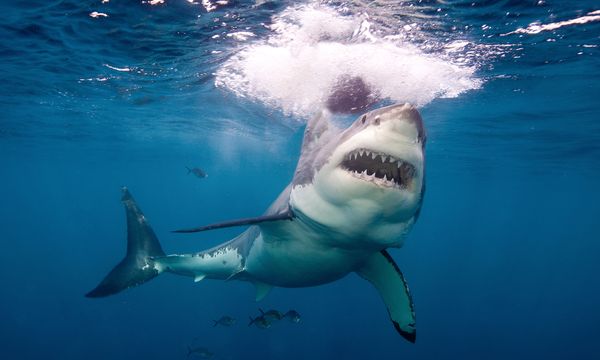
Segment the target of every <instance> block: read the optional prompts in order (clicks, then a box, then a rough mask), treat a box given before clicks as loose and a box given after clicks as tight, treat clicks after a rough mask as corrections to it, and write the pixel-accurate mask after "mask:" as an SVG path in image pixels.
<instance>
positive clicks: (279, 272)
mask: <svg viewBox="0 0 600 360" xmlns="http://www.w3.org/2000/svg"><path fill="white" fill-rule="evenodd" d="M329 237H330V235H329V236H328V235H327V232H319V231H318V229H314V228H311V227H310V226H307V225H306V224H304V223H302V222H300V221H297V220H295V221H291V222H286V223H283V224H276V225H274V226H269V227H263V230H262V231H261V233H260V235H259V236H258V237H257V238H256V239H255V240H254V243H253V245H252V248H251V249H250V251H249V253H248V256H247V258H246V262H245V271H246V272H247V273H248V274H249V275H251V276H252V278H254V279H256V280H258V281H260V282H264V283H267V284H270V285H274V286H281V287H304V286H315V285H320V284H324V283H328V282H331V281H334V280H337V279H340V278H342V277H344V276H346V275H347V274H348V273H349V272H352V271H354V270H356V268H357V267H358V266H360V265H361V264H362V263H363V261H364V260H365V259H366V258H367V257H368V256H369V255H370V254H371V253H372V252H371V251H365V250H364V249H348V248H341V247H337V246H333V245H332V243H331V239H329Z"/></svg>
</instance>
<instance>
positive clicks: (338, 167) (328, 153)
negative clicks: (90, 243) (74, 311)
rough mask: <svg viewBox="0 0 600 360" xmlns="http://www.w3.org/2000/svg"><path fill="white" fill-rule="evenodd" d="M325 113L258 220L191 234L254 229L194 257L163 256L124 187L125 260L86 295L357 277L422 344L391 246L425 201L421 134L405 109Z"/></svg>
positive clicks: (417, 119)
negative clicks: (340, 123)
mask: <svg viewBox="0 0 600 360" xmlns="http://www.w3.org/2000/svg"><path fill="white" fill-rule="evenodd" d="M329 118H330V116H328V113H327V110H324V112H323V114H321V116H316V117H315V118H313V119H312V120H311V121H310V122H309V123H308V124H307V127H306V130H305V133H304V138H303V143H302V149H301V153H300V158H299V160H298V164H297V167H296V170H295V173H294V176H293V179H292V181H291V183H290V184H289V185H288V186H287V187H286V188H285V189H284V190H283V191H282V192H281V194H280V195H279V196H278V198H277V199H276V200H275V201H274V202H273V203H272V205H271V206H270V207H269V208H268V210H267V211H266V212H265V213H264V214H263V215H262V216H259V217H257V218H250V219H241V220H234V221H228V222H225V223H222V224H213V225H208V226H203V227H199V228H193V229H188V230H181V231H180V232H195V231H204V230H211V229H216V228H220V227H227V226H239V225H250V226H249V228H248V229H247V230H245V231H244V232H242V233H241V234H240V235H238V236H237V237H235V238H233V239H231V240H229V241H228V242H225V243H223V244H221V245H219V246H216V247H214V248H211V249H208V250H204V251H201V252H198V253H193V254H183V255H177V254H174V255H164V253H163V252H162V249H161V247H160V244H159V243H158V239H157V238H156V236H155V235H154V233H153V232H152V230H151V227H150V225H149V224H148V223H147V221H146V219H145V217H144V215H143V213H142V212H141V210H140V209H139V208H138V207H137V205H136V204H135V201H134V200H133V197H132V196H131V194H130V193H129V192H128V190H127V189H124V190H123V199H124V200H123V201H124V203H125V208H126V214H127V218H128V251H127V255H126V257H125V258H124V259H123V260H122V261H121V262H120V263H119V264H118V265H117V267H116V268H115V269H113V271H112V272H110V273H109V274H108V275H107V277H106V278H105V279H104V280H103V281H102V282H101V283H100V285H98V287H96V288H95V289H94V290H92V291H91V292H90V293H88V294H87V295H86V296H88V297H103V296H108V295H112V294H115V293H117V292H120V291H122V290H124V289H126V288H129V287H133V286H137V285H139V284H141V283H143V282H145V281H149V280H150V279H152V278H154V277H156V276H157V275H159V274H161V273H163V272H170V273H175V274H179V275H184V276H189V277H191V278H193V279H194V281H200V280H203V279H219V280H234V279H235V280H242V281H249V282H252V283H254V284H255V286H256V289H257V295H256V297H257V300H260V299H261V298H262V297H264V296H266V294H268V292H269V290H270V289H271V288H272V287H274V286H279V287H289V288H295V287H308V286H316V285H321V284H325V283H329V282H332V281H335V280H338V279H340V278H342V277H344V276H346V275H348V274H349V273H352V272H355V273H357V274H358V275H360V276H361V277H363V278H364V279H366V280H367V281H368V282H370V283H371V284H372V285H373V286H374V287H375V288H376V289H377V290H378V292H379V293H380V295H381V297H382V299H383V301H384V303H385V305H386V307H387V309H388V313H389V315H390V318H391V320H392V322H393V324H394V327H395V328H396V330H397V331H398V332H399V333H400V334H401V335H402V336H403V337H404V338H405V339H407V340H408V341H410V342H414V341H415V339H416V329H415V314H414V306H413V302H412V299H411V295H410V292H409V289H408V286H407V284H406V281H405V279H404V276H403V275H402V273H401V272H400V269H399V267H398V266H397V265H396V263H395V262H394V260H393V259H392V257H391V256H390V255H389V254H388V252H387V251H386V249H388V248H400V247H402V245H403V243H404V239H405V238H406V236H407V235H408V233H409V232H410V230H411V228H412V226H413V225H414V224H415V222H416V220H417V218H418V216H419V212H420V209H421V205H422V202H423V196H424V190H425V186H424V179H425V154H424V149H425V142H426V136H425V130H424V127H423V122H422V119H421V116H420V115H419V112H418V111H417V110H416V108H414V107H413V106H411V105H409V104H399V105H392V106H388V107H384V108H380V109H377V110H374V111H370V112H367V113H365V114H363V115H361V116H359V117H358V119H357V120H356V121H355V122H354V123H353V124H352V125H351V126H350V127H348V128H347V129H345V130H343V129H339V128H337V127H336V126H334V125H333V124H332V123H331V122H330V120H329Z"/></svg>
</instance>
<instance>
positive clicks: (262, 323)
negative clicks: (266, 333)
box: [248, 315, 271, 329]
mask: <svg viewBox="0 0 600 360" xmlns="http://www.w3.org/2000/svg"><path fill="white" fill-rule="evenodd" d="M252 325H254V326H256V327H257V328H259V329H268V328H270V327H271V321H270V320H269V319H267V318H266V317H264V316H262V315H261V316H257V317H256V318H254V319H253V318H252V316H250V322H249V323H248V326H252Z"/></svg>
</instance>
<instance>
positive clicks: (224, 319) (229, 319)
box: [213, 315, 236, 327]
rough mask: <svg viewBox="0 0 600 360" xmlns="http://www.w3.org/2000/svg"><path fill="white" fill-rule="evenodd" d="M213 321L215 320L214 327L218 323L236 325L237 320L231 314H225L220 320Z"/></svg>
mask: <svg viewBox="0 0 600 360" xmlns="http://www.w3.org/2000/svg"><path fill="white" fill-rule="evenodd" d="M213 322H214V325H213V327H215V326H217V325H222V326H232V325H235V322H236V320H235V319H234V318H232V317H231V316H228V315H225V316H221V318H220V319H219V320H213Z"/></svg>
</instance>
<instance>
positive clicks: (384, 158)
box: [381, 155, 387, 163]
mask: <svg viewBox="0 0 600 360" xmlns="http://www.w3.org/2000/svg"><path fill="white" fill-rule="evenodd" d="M386 161H387V156H386V155H381V162H382V163H384V162H386Z"/></svg>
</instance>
